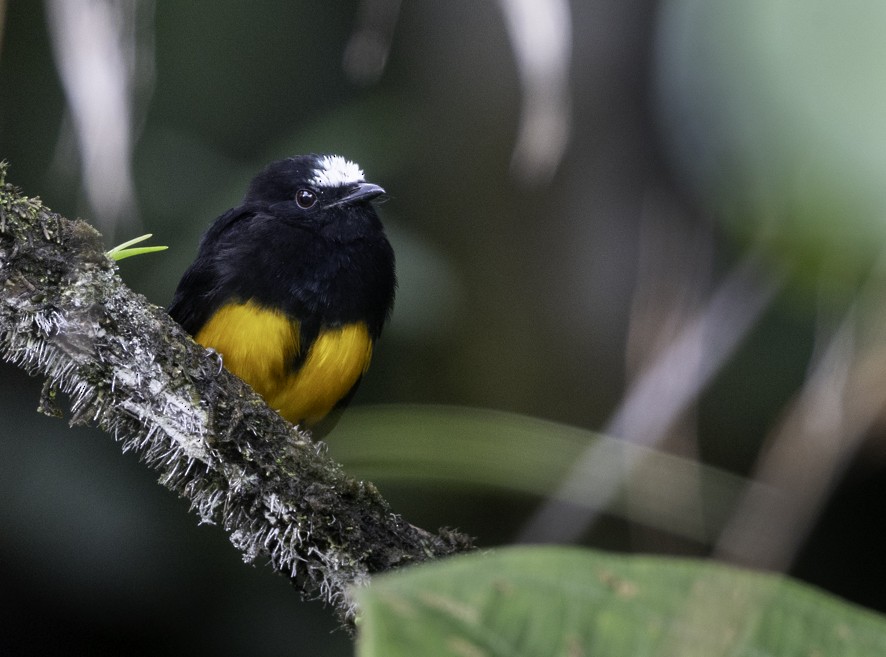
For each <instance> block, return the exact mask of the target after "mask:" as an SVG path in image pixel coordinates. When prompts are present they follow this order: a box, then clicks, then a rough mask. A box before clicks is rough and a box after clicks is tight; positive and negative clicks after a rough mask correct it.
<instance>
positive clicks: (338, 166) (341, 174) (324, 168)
mask: <svg viewBox="0 0 886 657" xmlns="http://www.w3.org/2000/svg"><path fill="white" fill-rule="evenodd" d="M311 182H312V183H313V184H314V185H317V186H318V187H341V186H343V185H353V184H355V183H360V182H364V179H363V169H361V168H360V167H359V166H358V165H357V163H356V162H351V161H350V160H346V159H345V158H343V157H342V156H341V155H324V156H323V157H321V158H320V159H319V160H318V161H317V168H315V169H314V177H313V178H311Z"/></svg>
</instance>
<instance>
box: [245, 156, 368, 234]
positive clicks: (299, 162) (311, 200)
mask: <svg viewBox="0 0 886 657" xmlns="http://www.w3.org/2000/svg"><path fill="white" fill-rule="evenodd" d="M384 193H385V190H384V189H382V188H381V187H379V186H378V185H375V184H373V183H370V182H366V179H365V178H364V176H363V170H362V169H361V168H360V167H359V166H358V165H357V164H356V163H354V162H352V161H350V160H347V159H345V158H344V157H341V156H340V155H301V156H298V157H290V158H286V159H284V160H278V161H276V162H272V163H271V164H269V165H268V166H267V167H265V168H264V169H263V170H262V171H261V173H259V174H258V175H257V176H256V177H255V178H254V179H253V180H252V183H251V184H250V186H249V191H247V193H246V197H245V198H244V199H243V202H244V203H255V204H258V205H264V206H267V207H273V208H274V209H275V210H276V211H278V212H279V211H282V210H285V211H286V212H285V214H287V215H290V216H291V215H293V214H294V215H296V216H300V217H303V218H305V219H313V220H315V221H318V222H321V223H322V222H323V221H324V219H331V218H332V217H336V216H340V215H341V212H342V211H344V212H346V213H348V212H352V211H369V212H370V213H371V214H372V215H373V216H374V212H372V209H371V206H370V202H371V201H374V200H378V199H379V198H380V197H381V196H383V195H384Z"/></svg>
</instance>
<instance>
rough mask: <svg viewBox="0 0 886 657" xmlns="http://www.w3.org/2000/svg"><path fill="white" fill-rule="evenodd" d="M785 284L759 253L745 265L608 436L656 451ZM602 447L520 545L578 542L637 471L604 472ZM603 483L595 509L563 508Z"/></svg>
mask: <svg viewBox="0 0 886 657" xmlns="http://www.w3.org/2000/svg"><path fill="white" fill-rule="evenodd" d="M782 285H783V282H782V279H781V278H780V277H778V276H769V275H766V274H765V273H764V271H763V267H762V265H761V255H760V253H757V252H753V253H751V254H750V255H748V256H747V257H745V259H744V260H743V261H742V262H740V263H739V264H738V265H737V266H736V267H735V268H734V269H733V270H732V271H731V272H730V273H729V275H728V276H727V277H726V278H725V280H724V281H723V282H722V283H721V284H720V286H719V288H718V289H717V290H715V292H714V293H713V294H712V295H711V297H710V299H708V301H707V303H706V304H705V305H704V306H703V307H702V308H701V309H700V310H699V311H698V312H696V313H694V314H693V315H692V316H690V317H688V318H687V321H686V323H685V325H684V326H683V327H682V328H681V329H680V331H679V332H678V333H677V334H676V335H675V336H674V338H673V339H672V340H671V341H670V342H669V343H668V344H667V345H666V346H665V347H664V348H662V349H661V351H660V352H659V355H658V357H656V358H655V359H654V360H652V361H651V362H650V364H649V365H648V366H647V367H646V368H645V369H644V370H643V371H642V372H641V373H640V374H639V375H638V376H637V377H636V378H635V379H634V381H632V382H631V384H630V387H629V389H628V391H627V393H626V394H625V397H624V399H623V401H622V403H621V405H620V406H619V408H618V409H617V410H616V412H615V415H614V416H613V417H612V418H611V419H610V421H609V423H608V425H607V427H606V429H605V430H604V433H606V434H608V435H611V436H615V437H618V438H623V439H624V440H627V441H629V442H632V443H634V444H636V445H644V446H647V447H651V446H655V445H657V444H658V443H659V442H661V440H662V439H663V438H664V437H665V436H666V435H667V434H668V431H669V430H670V428H671V426H672V425H673V423H674V422H675V421H677V420H678V419H679V418H680V416H681V415H682V414H683V413H685V412H686V409H687V408H688V407H689V406H690V405H691V404H693V403H694V402H695V400H696V399H697V398H698V396H699V394H701V392H702V391H703V390H704V389H705V388H706V387H707V385H708V384H709V383H710V381H711V380H712V379H713V378H714V375H715V374H716V373H717V372H719V371H720V368H721V367H722V366H723V365H724V364H725V363H726V362H727V361H728V360H729V358H730V357H731V356H732V354H733V353H734V351H735V349H736V348H737V347H738V345H739V344H740V343H741V341H742V340H743V339H744V338H745V336H746V335H747V334H748V332H749V331H750V330H751V328H753V327H754V326H755V324H756V322H757V320H758V319H759V318H760V315H761V314H762V313H763V311H764V310H765V309H766V308H768V307H769V304H770V302H771V301H772V299H773V298H774V297H775V295H776V294H777V292H778V291H779V290H780V289H781V288H782ZM599 449H600V447H599V446H598V445H592V446H590V447H589V448H588V449H587V450H586V451H585V453H584V454H582V455H581V456H580V457H579V458H578V459H576V462H575V464H574V466H573V468H572V472H571V473H570V474H569V476H567V477H566V478H565V479H564V480H563V482H562V483H561V484H560V486H559V488H558V490H557V491H555V492H553V493H552V494H551V495H550V497H549V499H548V500H547V501H546V502H545V504H543V505H542V506H541V508H540V509H539V510H538V511H537V512H536V513H535V515H534V516H533V517H532V518H531V519H530V520H529V522H528V523H526V525H525V526H524V527H523V529H522V531H521V535H520V540H521V541H522V542H530V543H531V542H538V541H545V542H567V541H575V540H577V539H578V538H579V537H580V536H581V534H582V533H584V532H585V531H586V530H587V528H588V527H589V526H590V525H591V524H592V523H593V522H594V521H595V520H596V518H597V516H598V514H599V513H600V509H605V508H606V507H607V505H608V504H609V502H610V500H612V498H613V497H614V496H615V494H616V493H617V492H618V489H619V487H620V486H621V484H622V483H623V481H624V480H625V477H626V475H627V474H628V473H630V472H631V470H632V469H633V468H634V466H635V465H636V463H635V461H634V460H633V459H632V458H626V459H625V461H624V463H623V464H622V469H621V472H619V473H616V474H615V475H614V474H613V473H611V472H603V471H602V467H607V466H605V465H604V464H605V461H604V460H601V459H600V458H599V456H600V455H599V453H598V450H599ZM598 478H604V479H606V480H607V481H609V482H610V485H609V486H608V487H607V489H606V490H605V491H601V490H600V487H599V486H597V487H596V497H594V498H591V499H593V500H594V507H593V508H592V507H586V508H584V509H577V508H575V507H574V506H572V505H568V504H564V503H563V502H562V500H564V499H572V498H575V497H585V498H588V497H589V496H588V492H589V483H588V482H589V481H595V480H597V479H598Z"/></svg>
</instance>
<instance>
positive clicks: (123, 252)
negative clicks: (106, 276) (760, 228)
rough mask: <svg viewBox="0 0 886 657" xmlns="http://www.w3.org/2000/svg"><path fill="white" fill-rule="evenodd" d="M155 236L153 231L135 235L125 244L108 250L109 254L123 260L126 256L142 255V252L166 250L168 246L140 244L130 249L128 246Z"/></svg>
mask: <svg viewBox="0 0 886 657" xmlns="http://www.w3.org/2000/svg"><path fill="white" fill-rule="evenodd" d="M151 237H153V233H147V234H146V235H140V236H139V237H135V238H133V239H131V240H129V241H128V242H123V244H118V245H117V246H115V247H114V248H113V249H111V250H110V251H108V252H107V256H108V257H109V258H113V259H114V260H118V261H119V260H123V259H124V258H130V257H132V256H137V255H141V254H142V253H154V252H156V251H165V250H166V249H168V248H169V247H168V246H140V247H137V248H135V249H130V248H128V247H130V246H132V245H133V244H138V243H139V242H144V241H145V240H147V239H150V238H151Z"/></svg>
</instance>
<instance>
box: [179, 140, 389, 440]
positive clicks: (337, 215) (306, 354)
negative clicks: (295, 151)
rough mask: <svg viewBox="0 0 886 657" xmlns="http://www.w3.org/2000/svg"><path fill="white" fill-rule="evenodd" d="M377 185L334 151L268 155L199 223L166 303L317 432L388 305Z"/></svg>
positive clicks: (327, 425)
mask: <svg viewBox="0 0 886 657" xmlns="http://www.w3.org/2000/svg"><path fill="white" fill-rule="evenodd" d="M385 197H386V192H385V190H384V189H383V188H382V187H380V186H379V185H376V184H373V183H370V182H367V181H366V180H365V178H364V174H363V170H362V169H361V168H360V167H359V165H357V164H356V163H355V162H353V161H351V160H348V159H346V158H345V157H342V156H340V155H334V154H310V155H299V156H295V157H288V158H284V159H281V160H278V161H275V162H272V163H270V164H268V165H267V166H266V167H265V168H264V169H262V170H261V171H260V172H259V173H258V175H256V176H255V177H254V178H253V179H252V182H251V183H250V184H249V186H248V189H247V191H246V195H245V196H244V197H243V200H242V201H241V202H240V204H239V205H237V206H236V207H233V208H231V209H230V210H228V211H227V212H225V213H223V214H222V215H221V216H219V217H218V218H217V219H216V220H215V221H214V222H213V223H212V224H211V225H210V226H209V228H208V229H207V230H206V232H205V233H204V235H203V237H202V239H201V241H200V245H199V247H198V251H197V256H196V258H195V260H194V262H193V263H192V264H191V265H190V266H189V267H188V268H187V270H186V271H185V272H184V274H183V275H182V278H181V280H180V282H179V284H178V286H177V288H176V291H175V294H174V295H173V299H172V302H171V303H170V305H169V307H168V312H169V314H170V315H171V316H172V318H173V319H174V320H176V321H177V322H178V323H179V324H180V325H181V326H182V327H183V328H184V329H185V330H186V331H187V332H188V333H190V335H191V336H192V337H193V338H194V340H195V341H196V342H198V343H199V344H201V345H203V346H204V347H206V348H209V349H212V350H214V351H215V352H217V353H218V354H220V356H221V359H222V364H223V365H224V367H225V368H226V369H228V370H229V371H231V372H233V373H234V374H236V375H237V376H238V377H240V378H241V379H243V380H244V381H245V382H246V383H248V384H249V385H250V386H252V388H253V389H254V390H255V391H256V392H257V393H258V394H259V395H261V396H262V397H263V398H264V399H265V401H266V402H267V403H268V405H269V406H270V407H271V408H273V409H274V410H276V411H277V412H278V413H279V414H280V415H282V416H283V417H284V418H286V419H287V420H289V421H290V422H292V423H293V424H296V425H300V426H301V427H303V428H306V429H309V430H310V431H311V432H312V434H313V435H314V436H315V437H322V436H325V435H326V434H327V433H328V432H329V431H330V430H331V429H332V428H333V427H334V425H335V423H336V422H337V420H338V417H339V415H340V414H341V411H342V410H343V409H344V407H345V406H346V405H347V403H348V402H349V401H350V399H351V397H352V396H353V394H354V392H355V391H356V389H357V386H358V385H359V383H360V381H361V379H362V378H363V375H364V374H365V373H366V370H367V368H368V367H369V362H370V360H371V358H372V351H373V347H374V345H375V343H376V341H377V340H378V339H379V337H380V336H381V333H382V328H383V327H384V325H385V323H386V322H387V321H388V319H389V318H390V315H391V312H392V310H393V305H394V296H395V290H396V286H397V278H396V272H395V259H394V251H393V249H392V247H391V244H390V242H389V241H388V238H387V236H386V234H385V231H384V227H383V225H382V223H381V220H380V219H379V216H378V214H377V212H376V210H375V207H374V203H376V202H378V201H380V200H383V199H384V198H385Z"/></svg>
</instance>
